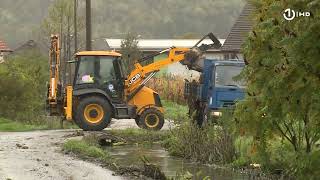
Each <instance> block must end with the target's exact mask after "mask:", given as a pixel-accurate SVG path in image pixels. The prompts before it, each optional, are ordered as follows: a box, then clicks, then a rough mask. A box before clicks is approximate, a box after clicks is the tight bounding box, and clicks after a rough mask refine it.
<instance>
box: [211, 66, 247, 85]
mask: <svg viewBox="0 0 320 180" xmlns="http://www.w3.org/2000/svg"><path fill="white" fill-rule="evenodd" d="M242 69H243V67H239V66H230V65H218V66H216V69H215V84H216V85H218V86H237V87H244V86H245V83H244V82H243V81H236V80H234V77H236V76H238V75H239V74H240V72H241V71H242Z"/></svg>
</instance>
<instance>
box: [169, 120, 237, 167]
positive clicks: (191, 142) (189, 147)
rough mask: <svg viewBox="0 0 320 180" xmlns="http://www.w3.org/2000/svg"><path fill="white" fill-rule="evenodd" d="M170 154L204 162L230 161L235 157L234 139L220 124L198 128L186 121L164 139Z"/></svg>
mask: <svg viewBox="0 0 320 180" xmlns="http://www.w3.org/2000/svg"><path fill="white" fill-rule="evenodd" d="M163 145H164V147H165V148H167V149H168V151H169V152H170V154H172V155H176V156H180V157H183V158H186V159H192V160H194V161H199V162H204V163H230V162H232V161H233V160H234V158H235V148H234V144H233V139H232V137H231V136H230V135H229V133H228V132H226V131H225V130H224V129H222V128H221V127H219V126H213V125H208V126H206V127H204V128H198V127H197V126H195V125H194V124H192V123H190V121H189V122H188V123H184V124H182V125H181V126H180V127H178V128H177V129H175V130H174V131H172V132H171V136H170V137H169V138H168V139H167V140H165V141H164V143H163Z"/></svg>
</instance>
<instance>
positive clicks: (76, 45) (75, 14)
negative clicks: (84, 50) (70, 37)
mask: <svg viewBox="0 0 320 180" xmlns="http://www.w3.org/2000/svg"><path fill="white" fill-rule="evenodd" d="M73 7H74V9H73V13H74V17H73V18H74V19H73V21H74V24H73V26H74V53H76V52H77V51H78V32H77V31H78V30H77V9H78V1H77V0H74V4H73Z"/></svg>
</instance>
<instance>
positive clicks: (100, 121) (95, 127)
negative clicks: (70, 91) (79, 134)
mask: <svg viewBox="0 0 320 180" xmlns="http://www.w3.org/2000/svg"><path fill="white" fill-rule="evenodd" d="M102 111H103V113H102ZM74 117H75V119H74V121H75V123H76V124H77V125H78V126H79V127H80V128H81V129H83V130H85V131H101V130H103V129H104V128H106V127H107V126H108V125H109V124H110V122H111V117H112V109H111V106H110V104H109V102H108V101H107V100H106V99H104V98H102V97H99V96H93V97H86V98H83V99H80V102H79V104H78V106H77V107H76V111H75V116H74Z"/></svg>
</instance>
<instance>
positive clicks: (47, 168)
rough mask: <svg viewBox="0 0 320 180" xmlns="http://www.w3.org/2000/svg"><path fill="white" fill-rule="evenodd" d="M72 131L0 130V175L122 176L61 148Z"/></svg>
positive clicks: (26, 179)
mask: <svg viewBox="0 0 320 180" xmlns="http://www.w3.org/2000/svg"><path fill="white" fill-rule="evenodd" d="M66 134H71V131H61V130H59V131H35V132H21V133H0V144H1V147H0V179H1V180H2V179H13V180H20V179H21V180H22V179H24V180H29V179H30V180H34V179H61V180H64V179H70V180H71V179H72V180H78V179H85V180H89V179H90V180H91V179H92V180H95V179H98V180H100V179H101V180H102V179H121V177H116V176H112V172H111V171H110V170H107V169H104V168H102V167H100V166H99V165H96V164H93V163H89V162H85V161H81V160H78V159H76V158H73V157H70V156H67V155H64V154H62V153H61V152H60V150H61V148H60V147H61V146H60V145H61V143H62V142H63V141H64V139H65V138H64V137H63V136H64V135H66Z"/></svg>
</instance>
